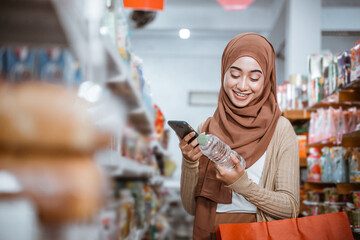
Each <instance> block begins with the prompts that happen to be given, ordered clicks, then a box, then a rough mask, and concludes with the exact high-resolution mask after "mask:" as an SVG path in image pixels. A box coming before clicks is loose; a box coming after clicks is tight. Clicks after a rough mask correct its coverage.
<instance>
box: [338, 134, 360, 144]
mask: <svg viewBox="0 0 360 240" xmlns="http://www.w3.org/2000/svg"><path fill="white" fill-rule="evenodd" d="M341 145H342V146H344V147H360V131H355V132H351V133H347V134H344V136H343V139H342V144H341Z"/></svg>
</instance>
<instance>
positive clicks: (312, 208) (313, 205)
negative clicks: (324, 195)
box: [303, 200, 319, 216]
mask: <svg viewBox="0 0 360 240" xmlns="http://www.w3.org/2000/svg"><path fill="white" fill-rule="evenodd" d="M303 203H304V205H305V206H306V214H307V215H308V216H315V215H318V214H319V203H318V202H309V201H307V200H304V201H303Z"/></svg>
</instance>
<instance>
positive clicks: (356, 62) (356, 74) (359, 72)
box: [350, 41, 360, 81]
mask: <svg viewBox="0 0 360 240" xmlns="http://www.w3.org/2000/svg"><path fill="white" fill-rule="evenodd" d="M350 58H351V81H355V80H357V79H359V78H360V41H357V42H356V44H355V46H354V47H353V48H351V50H350Z"/></svg>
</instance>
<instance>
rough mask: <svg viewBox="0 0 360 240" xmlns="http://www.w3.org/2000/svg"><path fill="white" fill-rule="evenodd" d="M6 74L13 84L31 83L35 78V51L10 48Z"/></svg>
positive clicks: (25, 48) (8, 49)
mask: <svg viewBox="0 0 360 240" xmlns="http://www.w3.org/2000/svg"><path fill="white" fill-rule="evenodd" d="M6 68H7V69H6V74H7V79H8V80H9V81H11V82H21V81H29V80H32V79H34V78H35V76H36V74H35V69H36V68H35V50H33V49H30V48H28V47H8V48H7V51H6Z"/></svg>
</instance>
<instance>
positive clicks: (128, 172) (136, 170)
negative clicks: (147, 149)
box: [95, 149, 155, 178]
mask: <svg viewBox="0 0 360 240" xmlns="http://www.w3.org/2000/svg"><path fill="white" fill-rule="evenodd" d="M95 159H96V162H97V163H98V164H100V165H101V166H103V167H105V168H106V170H107V173H108V175H109V176H111V177H148V178H149V177H152V176H153V175H154V174H155V170H154V168H153V167H152V166H148V165H144V164H140V163H138V162H136V161H135V160H132V159H129V158H125V157H123V156H121V155H120V153H119V152H116V151H113V150H110V149H109V150H104V151H101V152H98V153H96V155H95Z"/></svg>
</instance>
